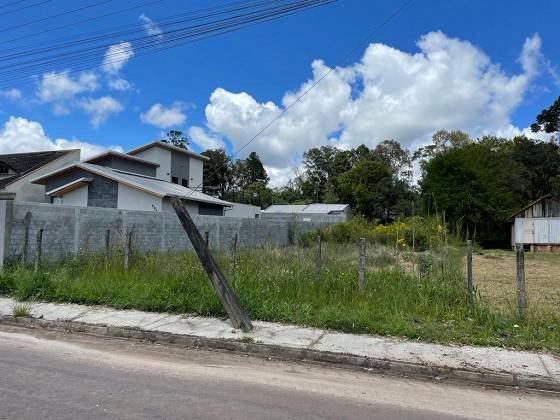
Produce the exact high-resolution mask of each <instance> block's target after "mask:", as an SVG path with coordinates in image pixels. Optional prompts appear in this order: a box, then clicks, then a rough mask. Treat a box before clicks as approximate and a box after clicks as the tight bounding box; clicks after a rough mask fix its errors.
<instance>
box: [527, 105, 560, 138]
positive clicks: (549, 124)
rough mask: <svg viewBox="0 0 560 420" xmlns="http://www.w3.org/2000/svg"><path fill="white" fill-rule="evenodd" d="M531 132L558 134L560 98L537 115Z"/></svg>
mask: <svg viewBox="0 0 560 420" xmlns="http://www.w3.org/2000/svg"><path fill="white" fill-rule="evenodd" d="M531 131H532V132H533V133H538V132H539V131H544V132H545V133H557V132H558V131H560V97H558V99H556V101H554V103H553V104H552V105H551V106H550V107H548V108H546V109H543V110H542V111H541V113H540V114H539V115H537V118H536V121H535V122H534V123H533V124H531Z"/></svg>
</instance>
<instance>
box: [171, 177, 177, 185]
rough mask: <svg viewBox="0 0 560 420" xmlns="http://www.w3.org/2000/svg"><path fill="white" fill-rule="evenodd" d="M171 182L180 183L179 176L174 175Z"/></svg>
mask: <svg viewBox="0 0 560 420" xmlns="http://www.w3.org/2000/svg"><path fill="white" fill-rule="evenodd" d="M171 182H173V183H174V184H178V183H179V178H177V177H176V176H172V177H171Z"/></svg>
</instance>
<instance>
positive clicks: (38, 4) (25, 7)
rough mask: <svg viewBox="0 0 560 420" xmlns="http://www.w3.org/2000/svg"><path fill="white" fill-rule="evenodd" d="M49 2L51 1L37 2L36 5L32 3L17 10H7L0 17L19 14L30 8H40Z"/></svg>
mask: <svg viewBox="0 0 560 420" xmlns="http://www.w3.org/2000/svg"><path fill="white" fill-rule="evenodd" d="M51 1H52V0H43V1H39V2H37V3H33V4H29V5H27V6H23V7H20V8H19V9H13V10H9V11H7V12H3V13H0V16H4V15H9V14H10V13H16V12H19V11H20V10H24V9H30V8H31V7H34V6H40V5H41V4H45V3H49V2H51Z"/></svg>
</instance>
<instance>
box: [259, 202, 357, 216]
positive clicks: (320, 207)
mask: <svg viewBox="0 0 560 420" xmlns="http://www.w3.org/2000/svg"><path fill="white" fill-rule="evenodd" d="M349 207H350V205H349V204H321V203H314V204H273V205H272V206H270V207H268V208H266V209H265V210H263V213H304V214H332V213H342V212H343V211H345V210H346V209H348V208H349Z"/></svg>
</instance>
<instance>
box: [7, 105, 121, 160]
mask: <svg viewBox="0 0 560 420" xmlns="http://www.w3.org/2000/svg"><path fill="white" fill-rule="evenodd" d="M61 149H81V150H82V155H81V157H82V159H84V158H87V157H90V156H93V155H95V154H98V153H101V152H103V151H104V150H107V149H114V150H118V151H122V148H120V147H116V146H109V147H104V146H100V145H97V144H92V143H88V142H84V141H81V140H78V139H71V140H68V139H61V138H59V139H55V140H53V139H51V138H50V137H48V136H47V135H46V133H45V130H44V129H43V127H42V126H41V124H40V123H38V122H36V121H30V120H28V119H25V118H21V117H14V116H12V117H10V118H9V119H8V120H7V121H6V122H5V123H4V126H3V127H2V128H0V153H24V152H33V151H41V150H61Z"/></svg>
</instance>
